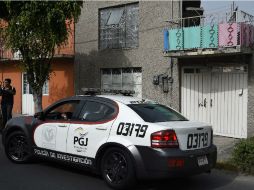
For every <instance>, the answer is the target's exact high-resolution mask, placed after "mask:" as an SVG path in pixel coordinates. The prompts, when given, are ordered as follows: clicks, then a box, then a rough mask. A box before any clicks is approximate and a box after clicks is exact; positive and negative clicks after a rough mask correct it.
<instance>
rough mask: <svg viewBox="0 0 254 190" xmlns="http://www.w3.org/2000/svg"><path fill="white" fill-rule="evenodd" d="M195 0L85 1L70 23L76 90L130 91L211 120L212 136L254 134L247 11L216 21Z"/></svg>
mask: <svg viewBox="0 0 254 190" xmlns="http://www.w3.org/2000/svg"><path fill="white" fill-rule="evenodd" d="M199 6H200V1H195V2H189V1H165V2H164V1H159V2H156V1H153V2H143V1H140V2H136V1H135V2H130V1H127V2H124V1H121V2H119V1H118V2H85V3H84V5H83V9H82V13H81V16H80V19H79V22H78V23H77V24H76V25H75V64H74V65H75V93H76V94H82V90H81V89H82V88H84V87H86V88H89V87H95V88H103V89H128V90H134V91H135V96H137V97H141V98H148V99H153V100H156V101H157V102H159V103H162V104H166V105H169V106H171V107H173V108H174V109H176V110H178V111H180V112H181V113H182V114H183V115H185V116H186V117H187V118H189V119H191V120H198V121H203V122H207V123H211V124H212V125H213V129H214V134H216V135H222V136H228V137H235V138H247V137H249V136H253V135H254V127H253V126H254V123H253V122H254V102H253V95H254V78H253V77H254V75H253V71H254V68H253V64H254V58H253V41H254V29H253V23H252V22H253V19H252V18H253V17H252V16H251V15H249V14H247V13H244V12H234V11H232V12H230V13H229V14H225V19H224V20H218V18H217V17H216V16H214V17H211V16H208V15H207V17H205V15H203V12H202V11H200V9H199ZM195 8H196V9H195ZM223 14H224V13H223ZM200 15H201V16H200ZM209 19H210V20H209ZM246 36H247V37H246Z"/></svg>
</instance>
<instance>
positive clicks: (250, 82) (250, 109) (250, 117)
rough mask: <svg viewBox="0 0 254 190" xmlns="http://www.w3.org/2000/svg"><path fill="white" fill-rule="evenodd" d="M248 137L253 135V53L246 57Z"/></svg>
mask: <svg viewBox="0 0 254 190" xmlns="http://www.w3.org/2000/svg"><path fill="white" fill-rule="evenodd" d="M248 62H249V66H248V68H249V72H248V112H247V113H248V119H247V120H248V133H247V134H248V137H252V136H254V54H252V56H250V57H249V58H248Z"/></svg>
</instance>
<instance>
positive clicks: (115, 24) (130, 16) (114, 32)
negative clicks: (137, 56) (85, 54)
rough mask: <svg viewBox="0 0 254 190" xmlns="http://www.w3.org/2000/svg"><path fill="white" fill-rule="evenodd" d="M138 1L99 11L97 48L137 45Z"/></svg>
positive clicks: (118, 47)
mask: <svg viewBox="0 0 254 190" xmlns="http://www.w3.org/2000/svg"><path fill="white" fill-rule="evenodd" d="M138 11H139V6H138V3H135V4H127V5H123V6H120V7H110V8H105V9H101V10H100V11H99V14H100V15H99V16H100V18H99V19H100V26H99V33H100V34H99V35H100V36H99V37H100V41H99V48H100V49H106V48H111V49H120V48H135V47H138Z"/></svg>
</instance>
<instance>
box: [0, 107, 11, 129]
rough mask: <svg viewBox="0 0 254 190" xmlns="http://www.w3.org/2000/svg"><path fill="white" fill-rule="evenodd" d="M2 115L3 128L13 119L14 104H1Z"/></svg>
mask: <svg viewBox="0 0 254 190" xmlns="http://www.w3.org/2000/svg"><path fill="white" fill-rule="evenodd" d="M1 108H2V115H3V126H5V124H6V123H7V121H8V120H9V119H11V118H12V108H13V105H12V104H3V103H2V104H1Z"/></svg>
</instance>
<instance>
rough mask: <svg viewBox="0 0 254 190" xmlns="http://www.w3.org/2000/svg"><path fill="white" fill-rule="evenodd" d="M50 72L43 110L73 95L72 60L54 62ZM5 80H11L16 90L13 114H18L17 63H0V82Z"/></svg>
mask: <svg viewBox="0 0 254 190" xmlns="http://www.w3.org/2000/svg"><path fill="white" fill-rule="evenodd" d="M52 71H53V72H52V77H51V79H50V81H49V95H47V96H43V101H42V104H43V108H46V107H47V106H48V105H50V104H52V103H53V102H55V101H57V100H59V99H61V98H65V97H68V96H73V95H74V79H73V72H74V65H73V59H70V60H57V61H54V62H53V63H52ZM5 78H11V79H12V85H13V86H14V87H15V88H16V95H15V96H14V106H13V113H14V114H20V113H21V110H22V73H21V69H20V68H19V67H18V65H17V63H15V62H8V63H7V62H6V63H0V81H3V80H4V79H5Z"/></svg>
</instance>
